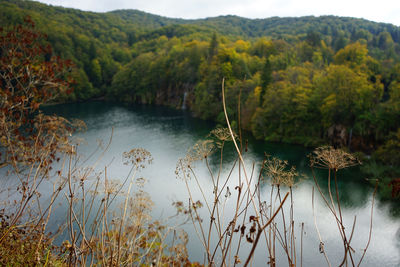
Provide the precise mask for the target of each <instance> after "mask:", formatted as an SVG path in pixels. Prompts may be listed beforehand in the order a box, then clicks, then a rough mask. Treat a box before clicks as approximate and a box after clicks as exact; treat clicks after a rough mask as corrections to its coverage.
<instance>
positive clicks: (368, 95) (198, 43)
mask: <svg viewBox="0 0 400 267" xmlns="http://www.w3.org/2000/svg"><path fill="white" fill-rule="evenodd" d="M26 15H29V16H31V18H32V19H33V21H35V22H36V28H37V30H39V31H42V32H44V33H46V34H47V35H48V41H49V42H50V44H51V45H52V47H53V49H54V52H55V53H56V54H57V55H61V57H63V58H66V59H67V58H68V59H71V60H72V61H73V62H74V63H75V64H76V68H74V69H73V71H72V72H71V75H72V77H73V78H74V79H75V81H76V84H75V85H74V88H75V89H74V92H73V93H72V94H71V95H69V96H63V97H62V98H61V99H60V101H76V100H86V99H91V98H96V97H104V98H106V99H111V100H118V101H125V102H132V103H133V102H137V103H152V104H160V105H168V106H172V107H176V108H180V107H182V106H185V107H187V108H188V109H190V110H191V111H192V112H193V113H194V114H195V115H196V116H198V117H201V118H204V119H214V120H216V121H218V122H220V123H223V122H224V118H223V113H222V105H221V81H222V79H223V78H225V85H226V88H225V89H226V95H227V105H228V109H229V113H230V115H231V117H232V118H233V120H234V124H236V125H237V123H238V119H237V118H238V117H239V116H238V115H239V114H237V110H238V109H237V104H238V102H239V98H240V103H241V114H240V115H241V116H240V118H241V121H240V122H241V126H242V127H243V128H244V129H247V130H250V131H252V133H253V134H254V135H255V136H256V137H257V138H262V139H265V140H271V141H283V142H290V143H299V144H305V145H316V144H321V143H331V144H334V145H336V146H345V147H350V148H351V149H355V150H362V151H367V152H372V151H377V152H376V153H377V155H379V158H380V160H382V161H385V162H387V163H389V164H392V165H393V164H394V165H399V164H400V157H399V153H398V150H399V148H400V130H399V126H400V28H399V27H396V26H394V25H390V24H383V23H375V22H371V21H367V20H363V19H355V18H341V17H335V16H323V17H300V18H278V17H273V18H267V19H254V20H252V19H246V18H241V17H237V16H221V17H215V18H207V19H198V20H184V19H171V18H166V17H161V16H156V15H152V14H147V13H144V12H141V11H137V10H117V11H113V12H107V13H93V12H83V11H79V10H75V9H68V8H62V7H53V6H48V5H45V4H41V3H37V2H32V1H20V0H3V1H1V2H0V26H1V27H3V28H9V27H13V26H14V25H17V24H21V23H23V18H24V17H25V16H26ZM184 100H185V103H183V101H184Z"/></svg>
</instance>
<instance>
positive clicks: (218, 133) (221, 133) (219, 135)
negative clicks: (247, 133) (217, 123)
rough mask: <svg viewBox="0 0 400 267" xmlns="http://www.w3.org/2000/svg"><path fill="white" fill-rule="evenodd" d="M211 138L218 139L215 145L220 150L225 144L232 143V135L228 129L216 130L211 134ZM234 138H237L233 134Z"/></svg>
mask: <svg viewBox="0 0 400 267" xmlns="http://www.w3.org/2000/svg"><path fill="white" fill-rule="evenodd" d="M208 136H209V137H211V138H213V139H216V141H215V143H216V144H217V146H218V147H219V148H221V147H222V146H223V145H224V143H225V142H230V141H232V140H233V139H232V135H231V132H230V131H229V129H228V128H216V129H214V130H212V131H211V132H210V134H209V135H208ZM233 136H234V138H236V137H237V136H236V134H235V133H233Z"/></svg>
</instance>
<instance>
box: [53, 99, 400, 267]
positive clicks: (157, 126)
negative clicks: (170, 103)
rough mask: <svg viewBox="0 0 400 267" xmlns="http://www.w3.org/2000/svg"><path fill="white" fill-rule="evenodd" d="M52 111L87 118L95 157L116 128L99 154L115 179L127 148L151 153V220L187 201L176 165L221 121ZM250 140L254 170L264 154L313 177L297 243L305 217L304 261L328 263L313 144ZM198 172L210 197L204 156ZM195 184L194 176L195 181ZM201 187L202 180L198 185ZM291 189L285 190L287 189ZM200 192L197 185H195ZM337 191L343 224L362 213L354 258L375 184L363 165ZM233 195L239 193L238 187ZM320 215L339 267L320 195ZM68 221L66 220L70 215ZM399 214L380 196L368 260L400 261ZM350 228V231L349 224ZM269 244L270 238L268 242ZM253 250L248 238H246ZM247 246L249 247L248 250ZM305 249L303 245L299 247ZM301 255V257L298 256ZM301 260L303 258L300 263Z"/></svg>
mask: <svg viewBox="0 0 400 267" xmlns="http://www.w3.org/2000/svg"><path fill="white" fill-rule="evenodd" d="M45 112H46V113H57V114H58V115H61V116H64V117H66V118H78V119H81V120H83V121H85V123H86V124H87V131H85V132H84V133H79V134H78V136H79V137H82V138H84V140H85V142H84V143H83V144H82V145H81V146H80V147H79V150H78V152H79V153H82V154H84V155H90V154H91V153H92V151H94V149H95V147H96V146H97V144H98V140H103V143H107V142H108V140H109V139H110V136H111V134H112V133H113V134H112V143H111V146H110V147H109V149H108V150H107V151H106V153H105V155H104V157H103V158H102V159H101V162H100V164H99V165H98V166H99V168H100V169H101V168H104V167H101V166H104V165H107V166H108V173H109V176H110V178H114V179H124V178H125V177H126V175H127V172H128V171H129V167H127V166H125V165H123V164H122V153H123V152H124V151H128V150H130V149H132V148H144V149H146V150H148V151H150V152H151V153H152V156H153V158H154V161H153V163H152V164H151V165H150V166H148V167H146V168H145V169H144V170H143V171H141V173H140V175H141V176H143V177H144V178H145V179H146V180H147V183H146V185H145V187H144V190H145V191H146V192H148V193H149V194H150V196H151V198H152V201H153V202H154V203H155V205H154V209H153V213H152V215H153V218H156V219H157V218H163V217H166V216H169V215H173V214H174V213H175V209H174V207H172V205H171V204H172V202H173V201H183V202H185V203H186V202H187V201H188V192H187V190H186V187H185V183H184V182H183V181H182V180H181V179H177V177H176V175H175V168H176V164H177V162H178V160H179V159H180V158H183V157H184V156H185V154H186V152H187V151H188V149H189V148H190V147H192V146H193V145H194V144H195V143H196V142H197V141H198V140H200V139H204V138H206V137H207V134H208V133H209V132H210V130H212V129H213V128H214V127H215V125H214V124H213V123H212V122H207V121H202V120H199V119H196V118H193V117H191V116H190V114H189V113H188V112H186V111H183V110H182V111H181V110H172V109H168V108H165V107H154V106H141V105H134V106H125V105H122V104H116V103H104V102H88V103H77V104H65V105H57V106H50V107H46V109H45ZM244 139H248V150H247V152H245V153H244V157H245V164H246V167H247V169H248V171H249V172H250V171H251V169H252V166H253V162H254V163H255V165H254V169H255V172H256V173H257V170H259V168H260V165H259V164H258V163H260V162H261V161H262V160H263V158H264V152H265V153H267V154H269V155H272V156H274V157H278V158H280V159H283V160H287V161H288V162H289V163H290V165H293V166H295V167H296V169H297V171H298V172H300V173H302V174H304V176H305V177H306V178H307V177H308V179H302V181H300V182H299V183H298V184H296V185H295V186H294V188H293V198H294V227H295V234H296V236H297V238H296V242H300V234H301V233H300V229H301V224H302V223H304V237H303V256H302V257H303V266H325V265H326V262H325V259H324V257H323V254H321V253H319V244H320V241H319V239H318V235H317V232H316V228H315V226H314V217H313V214H312V204H311V203H312V187H313V185H314V182H313V179H312V178H311V171H310V167H309V159H308V158H307V155H308V154H309V153H310V152H311V150H309V149H306V148H303V147H301V146H295V145H287V144H276V143H265V142H261V141H256V140H254V139H253V138H252V137H251V136H245V138H244ZM224 151H225V153H224V161H223V162H224V167H223V168H222V175H221V177H224V176H226V175H227V174H228V172H229V170H230V166H232V164H233V162H234V161H235V159H236V153H235V151H234V147H233V145H231V144H230V145H227V146H226V147H225V149H224ZM218 167H219V157H218V156H212V157H211V158H210V168H211V170H213V171H216V170H217V169H218ZM195 170H196V174H197V175H198V178H199V180H200V183H201V184H202V187H203V188H205V189H204V190H205V193H206V195H212V189H213V185H212V182H211V179H210V175H209V174H208V171H207V168H206V166H205V164H202V163H201V162H199V163H198V164H196V167H195ZM317 175H318V179H319V182H320V184H321V186H322V188H323V190H325V191H326V184H327V180H326V172H324V171H320V172H317ZM190 182H191V183H192V182H193V181H190ZM228 184H230V185H231V186H232V187H231V191H234V190H233V189H232V188H234V182H232V184H231V182H229V183H228ZM192 186H193V187H194V188H195V187H196V185H195V184H192ZM270 190H271V186H270V185H269V183H267V182H266V183H263V184H262V185H261V189H260V192H261V195H264V194H265V199H266V201H267V202H268V201H269V195H270V193H269V192H270ZM283 190H285V189H283ZM194 191H195V190H194ZM339 191H340V199H341V203H342V213H343V216H344V221H345V225H346V226H348V227H349V228H351V226H352V223H353V219H354V216H356V217H357V224H356V228H355V232H354V235H353V239H352V243H351V244H352V247H353V249H354V254H355V255H356V256H355V257H356V258H359V257H360V255H361V254H362V249H363V248H364V247H365V244H366V242H367V240H368V233H369V226H370V213H371V203H372V193H373V188H371V186H369V185H365V182H364V177H362V176H361V173H360V172H359V171H358V169H357V168H352V169H349V170H344V171H339ZM193 194H194V195H195V197H194V198H198V199H200V198H201V195H200V193H199V192H193ZM232 194H234V192H232ZM224 201H226V202H227V205H226V210H225V211H224V212H225V214H226V215H227V217H229V215H231V211H230V210H229V208H231V207H233V205H234V202H235V199H234V198H227V199H225V200H224ZM315 201H316V208H315V212H316V219H317V223H318V229H319V231H320V233H321V236H322V238H323V241H324V244H325V250H326V253H327V255H328V256H329V258H330V261H331V263H332V265H333V266H337V265H338V264H339V262H338V261H340V259H339V258H340V255H342V252H343V245H342V243H341V240H340V236H339V232H338V230H337V226H336V224H335V222H334V218H333V216H332V215H331V214H330V213H329V210H328V208H327V207H326V206H325V205H324V203H323V201H322V199H321V197H320V196H319V195H318V194H317V192H316V195H315ZM204 212H205V210H204V211H203V213H202V215H203V216H205V217H206V213H204ZM56 217H57V218H56V219H53V221H52V223H53V224H57V223H61V222H63V220H64V217H62V215H61V213H60V216H56ZM64 221H65V220H64ZM183 228H184V229H185V230H186V231H187V232H188V233H189V238H190V241H189V244H188V249H189V254H190V258H191V259H192V260H194V261H199V262H202V261H203V257H204V253H203V251H204V250H203V249H202V247H201V244H200V242H199V241H198V239H197V237H196V235H195V234H194V231H193V226H192V225H191V224H189V225H185V226H183ZM399 229H400V218H396V217H393V216H392V215H390V208H389V206H388V205H387V204H384V203H379V201H378V200H376V201H375V207H374V214H373V231H372V239H371V243H370V246H369V248H368V251H367V253H366V256H365V259H364V260H363V264H362V265H363V266H399V264H400V230H399ZM347 231H349V230H347ZM261 243H262V242H260V246H259V247H257V249H256V252H255V253H256V255H255V262H254V265H253V266H265V265H266V261H265V259H266V257H265V253H266V251H265V250H264V249H265V244H264V245H263V244H261ZM264 243H265V242H264ZM244 246H247V247H248V248H250V245H249V244H244ZM248 248H245V250H246V249H248ZM298 253H300V251H298ZM299 257H300V256H299ZM298 265H299V266H300V264H298ZM277 266H287V261H285V257H284V256H283V255H282V254H279V253H278V258H277Z"/></svg>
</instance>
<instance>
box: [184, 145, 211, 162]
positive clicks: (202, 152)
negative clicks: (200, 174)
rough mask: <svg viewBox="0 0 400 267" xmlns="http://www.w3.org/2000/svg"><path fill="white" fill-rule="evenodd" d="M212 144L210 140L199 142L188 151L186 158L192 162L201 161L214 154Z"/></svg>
mask: <svg viewBox="0 0 400 267" xmlns="http://www.w3.org/2000/svg"><path fill="white" fill-rule="evenodd" d="M214 148H215V146H214V142H213V141H212V140H200V141H198V142H197V143H196V144H195V145H194V146H193V147H192V148H190V149H189V151H188V153H187V157H188V158H190V159H191V160H192V161H196V160H202V159H205V158H207V157H208V156H210V155H211V154H212V153H213V152H214Z"/></svg>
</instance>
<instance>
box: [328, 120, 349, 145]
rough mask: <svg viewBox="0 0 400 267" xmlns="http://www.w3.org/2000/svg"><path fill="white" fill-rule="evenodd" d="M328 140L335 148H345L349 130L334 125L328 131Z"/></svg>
mask: <svg viewBox="0 0 400 267" xmlns="http://www.w3.org/2000/svg"><path fill="white" fill-rule="evenodd" d="M327 134H328V139H329V141H330V143H331V145H332V146H334V147H345V146H347V138H348V134H347V130H346V127H344V126H343V125H341V124H334V125H332V126H331V127H329V128H328V131H327Z"/></svg>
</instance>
